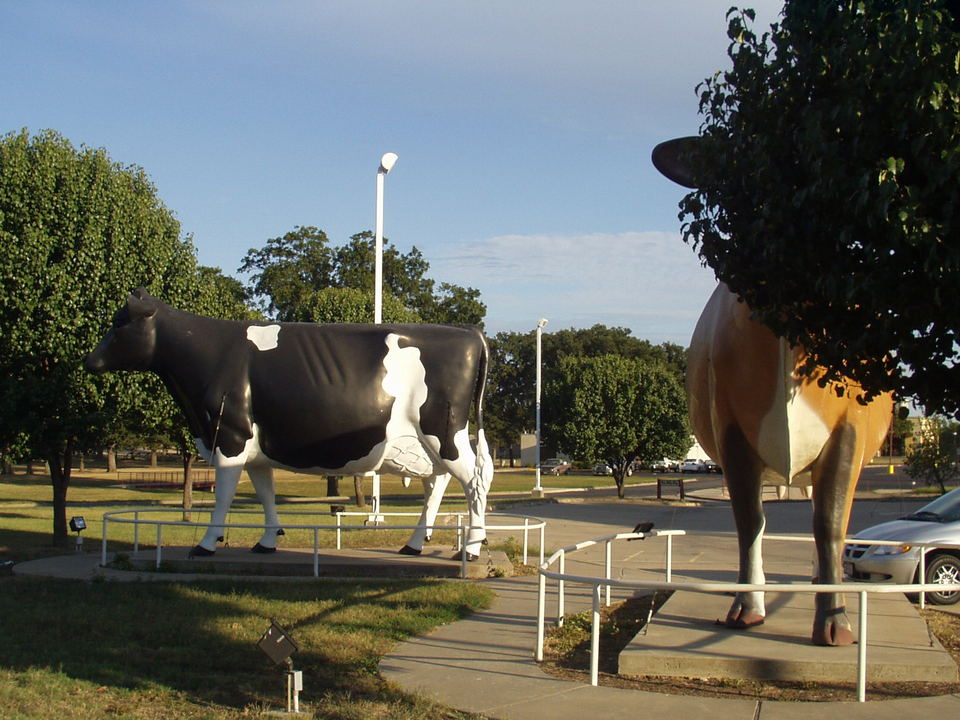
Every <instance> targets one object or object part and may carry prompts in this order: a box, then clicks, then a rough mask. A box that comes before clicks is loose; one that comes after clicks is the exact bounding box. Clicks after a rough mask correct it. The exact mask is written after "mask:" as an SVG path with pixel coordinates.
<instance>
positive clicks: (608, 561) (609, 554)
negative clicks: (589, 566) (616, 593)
mask: <svg viewBox="0 0 960 720" xmlns="http://www.w3.org/2000/svg"><path fill="white" fill-rule="evenodd" d="M604 555H605V557H604V578H606V579H607V580H610V578H612V577H613V551H612V544H611V542H610V540H607V541H606V542H605V543H604ZM605 587H606V594H607V597H606V600H607V603H606V606H607V607H610V583H609V582H608V583H607V584H606V586H605Z"/></svg>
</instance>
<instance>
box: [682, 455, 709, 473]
mask: <svg viewBox="0 0 960 720" xmlns="http://www.w3.org/2000/svg"><path fill="white" fill-rule="evenodd" d="M706 471H707V464H706V463H705V462H704V461H703V460H697V459H696V458H687V459H686V460H684V461H683V465H681V466H680V472H689V473H702V472H706Z"/></svg>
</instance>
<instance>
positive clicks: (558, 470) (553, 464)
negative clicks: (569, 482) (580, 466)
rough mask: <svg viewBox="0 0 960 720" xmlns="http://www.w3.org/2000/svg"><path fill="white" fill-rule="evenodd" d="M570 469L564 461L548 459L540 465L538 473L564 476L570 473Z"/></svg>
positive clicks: (568, 464)
mask: <svg viewBox="0 0 960 720" xmlns="http://www.w3.org/2000/svg"><path fill="white" fill-rule="evenodd" d="M571 467H572V465H570V463H568V462H567V461H566V460H561V459H560V458H550V459H549V460H544V461H543V462H542V463H540V472H542V473H547V474H548V475H566V474H567V473H568V472H570V468H571Z"/></svg>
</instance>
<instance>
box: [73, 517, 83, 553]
mask: <svg viewBox="0 0 960 720" xmlns="http://www.w3.org/2000/svg"><path fill="white" fill-rule="evenodd" d="M70 529H71V530H72V531H73V532H75V533H76V534H77V542H76V549H77V552H81V551H82V550H83V538H82V537H80V533H81V532H82V531H83V530H86V529H87V521H86V520H84V519H83V516H82V515H74V516H73V517H72V518H70Z"/></svg>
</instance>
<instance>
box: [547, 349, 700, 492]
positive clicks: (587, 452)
mask: <svg viewBox="0 0 960 720" xmlns="http://www.w3.org/2000/svg"><path fill="white" fill-rule="evenodd" d="M544 409H545V413H544V417H545V419H544V428H543V429H544V433H543V434H544V437H545V439H546V440H547V441H548V442H551V443H555V444H556V445H557V447H558V448H560V449H562V450H563V451H564V452H566V453H569V454H571V455H573V456H574V457H576V458H578V459H582V460H586V461H588V462H590V463H596V462H606V463H607V464H608V465H610V467H611V468H612V469H613V475H614V481H615V482H616V484H617V491H618V495H619V496H620V497H623V496H624V492H623V483H624V479H625V477H626V474H627V470H628V469H629V467H630V465H631V464H632V462H633V460H634V458H635V457H636V456H639V457H640V458H641V459H642V460H653V459H654V458H661V457H682V456H683V455H684V454H685V453H686V451H687V450H688V449H689V448H690V424H689V422H688V420H687V408H686V393H685V392H684V389H683V385H682V383H681V382H680V380H679V379H678V378H677V377H676V375H675V374H674V373H672V372H671V371H670V370H668V369H667V367H666V366H665V365H663V364H662V363H659V362H655V361H649V360H641V359H632V358H626V357H623V356H621V355H600V356H597V357H576V356H567V357H565V358H563V359H562V360H560V362H559V364H558V366H557V368H556V370H555V372H554V373H553V378H552V381H551V383H550V384H549V385H548V386H547V387H546V389H545V396H544Z"/></svg>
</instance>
